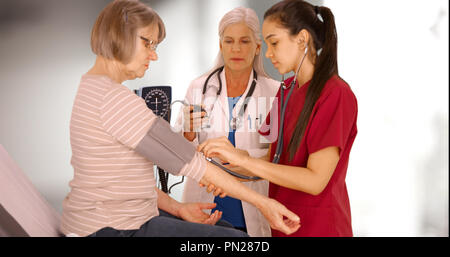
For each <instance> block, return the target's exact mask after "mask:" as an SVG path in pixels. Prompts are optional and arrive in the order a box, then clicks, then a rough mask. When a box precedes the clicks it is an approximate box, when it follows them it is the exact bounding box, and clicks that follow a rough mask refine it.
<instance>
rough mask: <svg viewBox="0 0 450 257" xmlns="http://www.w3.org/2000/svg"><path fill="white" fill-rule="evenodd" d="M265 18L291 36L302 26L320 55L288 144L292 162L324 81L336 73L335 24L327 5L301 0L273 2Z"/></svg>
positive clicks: (317, 57)
mask: <svg viewBox="0 0 450 257" xmlns="http://www.w3.org/2000/svg"><path fill="white" fill-rule="evenodd" d="M267 18H269V19H275V20H277V21H279V22H280V23H281V25H282V26H283V27H285V28H287V29H288V30H289V31H290V34H291V35H297V34H298V33H299V32H300V31H301V30H302V29H306V30H307V31H308V32H309V33H310V34H311V36H312V39H313V42H312V43H313V44H314V49H315V50H316V52H318V51H320V55H318V56H316V61H315V64H314V74H313V77H312V79H311V83H310V85H309V87H308V91H307V93H306V99H305V104H304V106H303V109H302V112H301V113H300V116H299V118H298V120H297V123H296V125H295V129H294V132H293V134H292V137H291V140H290V141H289V144H288V148H287V149H288V152H289V160H290V161H292V159H293V158H294V155H295V153H296V152H297V150H298V148H299V146H300V142H301V141H302V138H303V136H304V134H305V130H306V127H307V126H308V122H309V119H310V117H311V113H312V110H313V108H314V105H315V104H316V102H317V99H319V96H320V93H321V92H322V89H323V87H324V85H325V83H326V82H327V81H328V80H329V79H330V78H331V77H332V76H333V75H338V65H337V33H336V26H335V23H334V15H333V13H332V12H331V10H330V9H329V8H327V7H323V6H322V7H317V6H313V5H311V4H309V3H307V2H305V1H302V0H284V1H282V2H279V3H277V4H275V5H274V6H272V7H271V8H270V9H269V10H267V12H266V13H265V14H264V19H267ZM319 49H321V50H319Z"/></svg>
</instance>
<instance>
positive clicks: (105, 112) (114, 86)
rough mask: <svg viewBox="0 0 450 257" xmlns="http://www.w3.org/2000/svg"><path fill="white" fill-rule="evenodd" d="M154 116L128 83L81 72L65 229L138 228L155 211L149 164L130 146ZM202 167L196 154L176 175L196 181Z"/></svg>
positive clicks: (86, 232) (73, 123) (72, 126)
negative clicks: (72, 174)
mask: <svg viewBox="0 0 450 257" xmlns="http://www.w3.org/2000/svg"><path fill="white" fill-rule="evenodd" d="M155 118H156V116H155V115H154V114H153V112H152V111H151V110H150V109H148V108H147V106H146V104H145V102H144V100H143V99H142V98H140V97H138V96H137V95H135V94H134V93H133V92H131V90H129V89H128V88H127V87H125V86H123V85H121V84H119V83H117V82H115V81H113V80H112V79H110V78H109V77H107V76H101V75H88V74H85V75H83V77H82V78H81V82H80V86H79V88H78V92H77V95H76V97H75V102H74V105H73V109H72V117H71V121H70V143H71V146H72V160H71V164H72V166H73V168H74V177H73V179H72V180H71V181H70V183H69V186H70V187H71V191H70V193H69V194H68V195H67V197H66V198H65V199H64V201H63V215H62V222H61V231H62V232H63V233H64V234H66V235H67V234H70V233H75V234H77V235H79V236H87V235H89V234H92V233H94V232H96V231H97V230H99V229H101V228H103V227H113V228H115V229H120V230H129V229H138V228H139V227H140V226H141V225H142V224H143V223H145V222H146V221H148V220H149V219H151V218H152V217H154V216H157V215H158V214H159V213H158V206H157V198H158V195H157V192H156V181H155V177H154V173H153V163H152V162H151V161H150V160H147V159H146V158H144V157H143V156H141V155H140V154H138V153H137V152H135V151H134V149H135V147H136V146H137V145H138V143H139V142H140V141H141V140H142V138H143V137H144V136H145V135H146V133H147V132H148V130H149V128H150V126H151V125H152V122H153V121H154V120H155ZM205 169H206V163H205V159H204V157H203V155H202V154H200V153H196V155H195V157H194V158H193V159H192V161H191V162H190V163H189V164H186V165H185V166H184V167H183V169H182V170H181V171H180V175H185V176H189V177H192V178H194V179H195V180H197V181H199V180H200V179H201V177H202V176H203V175H204V172H205Z"/></svg>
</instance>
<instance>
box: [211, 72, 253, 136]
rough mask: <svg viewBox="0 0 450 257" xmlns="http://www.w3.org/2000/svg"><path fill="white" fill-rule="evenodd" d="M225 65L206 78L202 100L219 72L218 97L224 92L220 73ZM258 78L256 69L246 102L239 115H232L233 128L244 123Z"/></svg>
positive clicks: (235, 128) (231, 123) (231, 125)
mask: <svg viewBox="0 0 450 257" xmlns="http://www.w3.org/2000/svg"><path fill="white" fill-rule="evenodd" d="M224 67H225V66H222V67H219V68H217V69H215V70H214V71H213V72H211V74H209V76H208V77H207V78H206V80H205V83H203V89H202V101H203V96H205V94H206V91H207V89H208V82H209V80H210V79H211V77H212V76H214V74H217V80H218V81H219V89H218V90H217V92H216V99H217V97H219V95H220V94H221V93H222V79H221V78H220V74H221V73H222V71H223V69H224ZM257 80H258V74H257V73H256V71H255V70H253V81H252V84H251V86H250V89H249V90H248V92H247V95H246V96H245V99H244V103H243V104H242V105H241V108H240V109H239V112H238V115H237V117H232V118H231V120H230V127H231V129H232V130H234V131H236V130H237V129H238V128H240V127H241V126H242V124H243V122H242V119H243V117H244V113H245V110H246V109H247V106H248V104H247V103H248V101H250V98H251V96H252V95H253V92H254V91H255V87H256V82H257Z"/></svg>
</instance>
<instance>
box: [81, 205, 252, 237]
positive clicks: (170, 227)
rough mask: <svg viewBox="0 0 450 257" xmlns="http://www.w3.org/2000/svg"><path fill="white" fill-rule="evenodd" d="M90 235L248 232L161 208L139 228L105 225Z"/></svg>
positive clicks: (228, 234)
mask: <svg viewBox="0 0 450 257" xmlns="http://www.w3.org/2000/svg"><path fill="white" fill-rule="evenodd" d="M89 237H248V234H246V233H244V232H242V231H240V230H237V229H234V228H233V226H232V225H231V224H230V223H228V222H226V221H224V220H219V221H218V222H217V223H216V225H214V226H213V225H207V224H199V223H192V222H188V221H184V220H181V219H180V218H177V217H175V216H173V215H171V214H169V213H167V212H165V211H163V210H159V216H156V217H153V218H151V219H150V220H148V221H147V222H145V223H144V224H142V226H141V227H140V228H139V229H134V230H117V229H114V228H111V227H105V228H102V229H100V230H98V231H97V232H95V233H93V234H91V235H89Z"/></svg>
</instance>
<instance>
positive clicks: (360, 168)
mask: <svg viewBox="0 0 450 257" xmlns="http://www.w3.org/2000/svg"><path fill="white" fill-rule="evenodd" d="M108 2H109V1H106V0H96V1H87V0H84V1H71V0H40V1H33V0H15V1H12V0H0V144H1V145H3V147H4V148H6V150H7V151H8V152H9V154H10V155H11V156H12V157H13V159H14V160H15V161H16V162H17V164H18V165H19V166H20V167H21V168H22V170H23V171H24V172H25V173H26V174H27V175H28V177H29V178H30V179H31V181H32V182H33V184H34V185H35V186H36V188H37V189H38V190H39V191H40V192H41V193H42V194H43V196H44V197H45V198H46V199H47V200H48V201H49V202H50V203H51V204H52V205H53V206H54V207H55V208H56V209H57V210H58V211H62V206H61V205H62V200H63V199H64V197H65V196H66V195H67V193H68V192H69V190H70V188H69V186H68V183H69V181H70V180H71V179H72V176H73V169H72V167H71V166H70V158H71V149H70V142H69V121H70V115H71V109H72V104H73V100H74V97H75V93H76V90H77V86H78V83H79V80H80V77H81V75H82V74H84V73H85V72H86V71H87V70H88V69H89V68H90V67H91V66H92V65H93V63H94V60H95V56H94V55H93V54H92V52H91V50H90V32H91V28H92V25H93V24H94V21H95V19H96V17H97V15H98V13H99V12H100V11H101V10H102V9H103V7H104V6H105V5H106V4H107V3H108ZM146 2H147V3H149V4H150V6H151V7H153V8H154V9H155V10H156V11H157V12H158V13H159V14H160V16H161V17H162V19H163V20H164V22H165V25H166V29H167V37H166V39H165V40H164V42H163V43H162V44H161V45H160V46H159V48H158V54H159V60H158V61H157V62H155V63H151V64H150V69H149V71H148V72H147V74H146V75H145V77H144V78H142V79H138V80H136V81H127V82H125V85H126V86H128V87H129V88H130V89H137V88H139V87H141V86H150V85H171V86H172V87H173V92H172V94H173V100H177V99H182V98H183V97H184V94H185V92H186V89H187V87H188V85H189V82H190V81H191V80H192V79H194V78H196V77H198V76H199V75H201V74H203V73H204V72H206V71H207V70H209V68H211V66H212V64H213V61H214V58H215V57H216V54H217V52H218V50H219V43H218V36H217V27H218V23H219V20H220V18H221V17H222V16H223V15H224V14H225V13H226V12H227V11H229V10H231V9H233V8H234V7H237V6H247V7H251V8H254V9H255V10H256V12H257V13H258V15H259V16H260V19H262V16H263V14H264V11H265V10H267V9H268V8H269V7H270V6H272V5H273V4H274V3H276V2H277V1H272V0H247V1H245V0H166V1H162V0H155V1H146ZM310 2H312V3H315V4H319V5H325V6H328V7H330V8H331V9H332V11H333V12H334V15H335V19H336V26H337V30H338V39H339V54H338V57H339V71H340V75H341V76H342V77H343V78H344V79H345V80H346V81H347V82H348V83H349V84H350V86H351V87H352V89H353V91H354V93H355V95H356V97H357V99H358V103H359V115H358V130H359V133H358V136H357V137H356V141H355V143H354V145H353V150H352V153H351V155H350V165H349V169H348V174H347V186H348V190H349V196H350V203H351V209H352V221H353V230H354V234H355V236H448V195H449V191H448V172H449V167H448V149H449V145H448V134H449V133H448V132H449V127H448V117H449V115H448V107H449V96H448V93H449V92H448V91H449V80H448V78H449V73H448V68H449V67H448V66H449V62H448V61H449V59H448V58H449V57H448V47H449V41H448V39H449V37H448V36H449V35H448V22H449V16H448V11H449V8H448V5H449V3H448V1H447V0H431V1H419V0H392V1H389V0H376V1H374V0H366V1H357V0H341V1H331V0H330V1H327V0H325V1H310ZM264 49H265V46H264ZM265 66H266V69H267V70H268V71H269V74H271V75H272V76H273V77H274V78H275V79H278V80H279V79H280V75H279V74H278V73H277V72H276V71H275V70H274V69H273V67H272V66H271V64H270V62H266V63H265ZM174 116H176V111H175V114H172V120H173V119H174ZM179 180H180V178H178V177H173V176H171V177H170V178H169V185H170V184H173V183H175V182H178V181H179ZM182 190H183V185H178V186H176V187H174V188H173V192H172V194H171V195H172V196H173V197H174V198H175V199H177V200H180V199H181V192H182Z"/></svg>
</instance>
